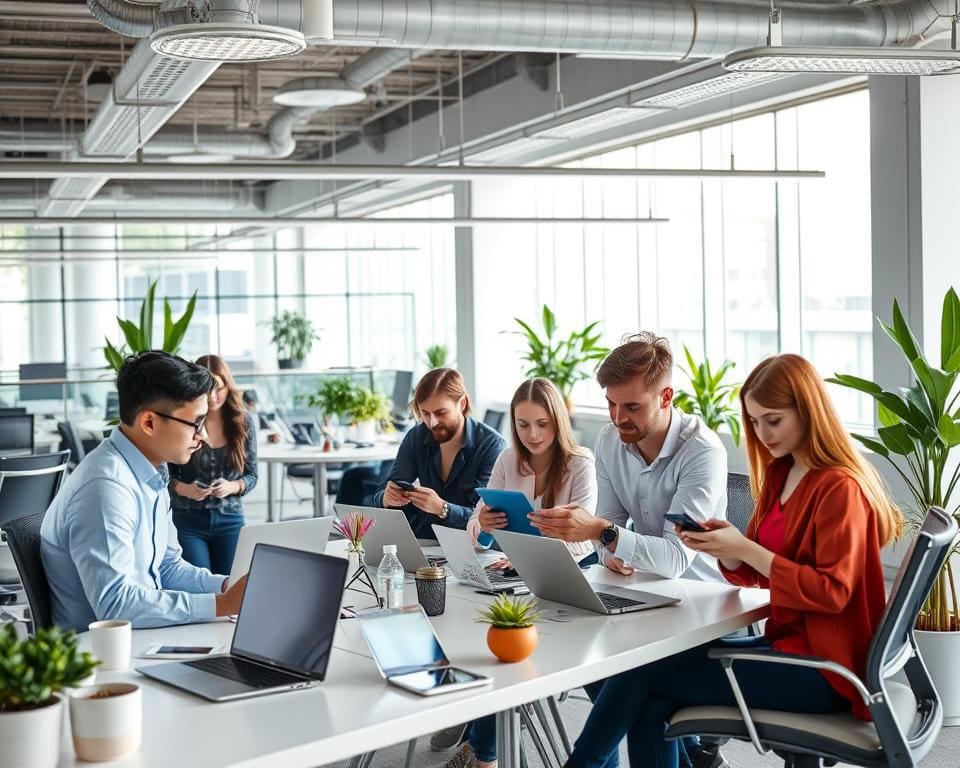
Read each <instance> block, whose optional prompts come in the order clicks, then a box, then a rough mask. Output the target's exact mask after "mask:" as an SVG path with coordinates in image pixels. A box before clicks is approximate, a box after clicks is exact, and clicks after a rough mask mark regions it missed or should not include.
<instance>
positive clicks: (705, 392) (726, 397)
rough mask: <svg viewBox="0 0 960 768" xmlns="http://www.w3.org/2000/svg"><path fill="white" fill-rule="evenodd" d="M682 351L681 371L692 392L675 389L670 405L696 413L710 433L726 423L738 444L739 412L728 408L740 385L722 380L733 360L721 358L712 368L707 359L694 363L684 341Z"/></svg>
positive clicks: (733, 364) (732, 365)
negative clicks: (715, 368)
mask: <svg viewBox="0 0 960 768" xmlns="http://www.w3.org/2000/svg"><path fill="white" fill-rule="evenodd" d="M683 354H684V355H685V356H686V358H687V365H688V366H689V369H687V370H685V369H683V368H681V370H682V371H683V372H684V373H685V374H687V378H688V379H690V386H691V388H692V389H693V392H687V391H685V390H682V389H677V392H676V394H675V395H674V396H673V404H674V405H675V406H677V408H679V409H680V410H681V411H683V412H684V413H693V414H696V415H697V416H699V417H700V418H701V419H702V420H703V423H704V424H706V425H707V426H708V427H710V429H712V430H713V431H714V432H717V431H718V430H719V429H720V427H721V426H723V425H726V427H727V429H729V430H730V436H731V437H732V438H733V444H734V445H740V415H739V413H738V412H737V409H736V408H734V407H732V403H734V402H736V399H737V395H738V394H739V392H740V385H739V384H733V383H731V382H726V381H724V378H725V377H726V375H727V372H728V371H730V370H732V369H733V368H734V367H735V366H736V363H734V362H733V361H732V360H724V361H723V362H722V363H721V364H720V367H719V368H717V370H716V371H714V370H713V369H712V368H711V366H710V361H709V360H704V361H703V362H702V363H699V364H697V362H696V361H695V360H694V359H693V355H691V354H690V350H689V349H687V345H686V344H684V345H683Z"/></svg>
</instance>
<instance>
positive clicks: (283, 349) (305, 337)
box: [269, 309, 320, 360]
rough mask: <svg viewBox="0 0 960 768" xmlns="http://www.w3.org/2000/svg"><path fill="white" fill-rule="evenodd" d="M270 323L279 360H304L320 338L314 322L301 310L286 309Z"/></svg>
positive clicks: (272, 338) (272, 339)
mask: <svg viewBox="0 0 960 768" xmlns="http://www.w3.org/2000/svg"><path fill="white" fill-rule="evenodd" d="M269 324H270V330H271V333H272V334H273V335H272V337H271V339H270V340H271V341H272V342H273V343H274V344H275V345H276V347H277V359H279V360H303V359H304V358H305V357H306V356H307V355H308V354H310V350H311V349H313V342H314V341H317V340H319V338H320V334H319V333H317V330H316V329H315V328H314V326H313V323H312V322H311V321H310V320H309V319H308V318H306V317H305V316H304V315H301V314H300V313H299V312H291V311H290V310H288V309H286V310H284V311H283V312H282V313H280V314H279V315H277V316H276V317H274V318H273V319H272V320H271V321H270V323H269Z"/></svg>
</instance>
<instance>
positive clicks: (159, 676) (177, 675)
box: [137, 661, 251, 701]
mask: <svg viewBox="0 0 960 768" xmlns="http://www.w3.org/2000/svg"><path fill="white" fill-rule="evenodd" d="M137 671H138V672H140V673H142V674H145V675H146V676H147V677H152V678H154V679H155V680H160V681H161V682H164V683H167V684H168V685H172V686H175V687H177V688H182V689H183V690H185V691H189V692H190V693H193V694H196V695H198V696H202V697H203V698H205V699H209V700H210V701H222V700H223V699H227V698H231V697H233V696H242V695H243V694H249V693H250V692H251V688H250V686H249V685H247V684H246V683H241V682H238V681H236V680H228V679H227V678H225V677H220V676H219V675H214V674H211V673H210V672H204V671H203V670H202V669H195V668H193V667H188V666H187V665H186V664H184V663H183V662H180V661H175V662H171V663H170V664H154V665H152V666H150V667H141V668H138V669H137Z"/></svg>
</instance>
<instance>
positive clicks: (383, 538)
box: [333, 504, 437, 573]
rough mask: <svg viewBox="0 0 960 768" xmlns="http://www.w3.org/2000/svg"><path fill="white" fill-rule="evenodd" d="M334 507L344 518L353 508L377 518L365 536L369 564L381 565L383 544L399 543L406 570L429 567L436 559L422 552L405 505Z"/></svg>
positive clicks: (398, 547) (366, 559)
mask: <svg viewBox="0 0 960 768" xmlns="http://www.w3.org/2000/svg"><path fill="white" fill-rule="evenodd" d="M333 508H334V509H335V510H336V512H337V517H339V518H340V519H341V520H342V519H344V518H345V517H346V516H347V515H349V514H350V513H351V512H355V513H356V514H358V515H366V516H367V517H372V518H373V519H374V525H373V528H371V529H370V531H369V532H368V533H367V535H366V536H364V537H363V552H364V562H365V563H366V564H367V566H368V567H370V568H376V567H377V566H378V565H380V561H381V560H382V559H383V545H384V544H396V545H397V557H398V558H399V559H400V564H401V565H402V566H403V570H405V571H406V572H407V573H416V572H417V568H426V567H427V566H428V565H432V564H433V563H435V562H437V558H430V559H428V558H427V556H426V555H425V554H423V549H421V547H420V544H419V543H418V542H417V537H416V536H414V535H413V529H412V528H411V527H410V523H409V522H408V521H407V516H406V515H405V514H403V510H402V509H384V508H383V507H352V506H350V505H349V504H334V505H333Z"/></svg>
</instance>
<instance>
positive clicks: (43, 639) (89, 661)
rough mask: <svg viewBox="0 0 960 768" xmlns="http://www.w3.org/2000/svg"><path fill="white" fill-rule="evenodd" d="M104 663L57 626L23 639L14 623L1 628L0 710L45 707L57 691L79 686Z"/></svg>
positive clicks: (75, 636)
mask: <svg viewBox="0 0 960 768" xmlns="http://www.w3.org/2000/svg"><path fill="white" fill-rule="evenodd" d="M99 663H100V662H99V661H97V660H96V659H94V658H93V656H91V655H90V654H89V653H87V652H86V651H84V652H83V653H79V652H78V651H77V635H76V633H75V632H74V631H73V630H70V631H68V632H62V631H61V630H60V629H58V628H57V627H53V628H50V629H38V630H37V633H36V635H35V636H34V637H28V638H27V639H26V640H21V639H20V638H19V637H18V636H17V631H16V629H14V626H13V624H7V625H6V626H4V627H2V628H0V712H15V711H18V710H23V709H33V708H34V707H38V706H42V705H43V704H45V703H46V702H47V701H49V700H50V697H51V696H53V695H54V694H55V693H57V692H59V691H62V690H63V689H64V688H71V687H75V686H76V685H77V684H78V683H80V682H82V681H83V680H85V679H86V678H88V677H89V676H90V673H91V672H93V670H94V667H96V666H97V665H98V664H99Z"/></svg>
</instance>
